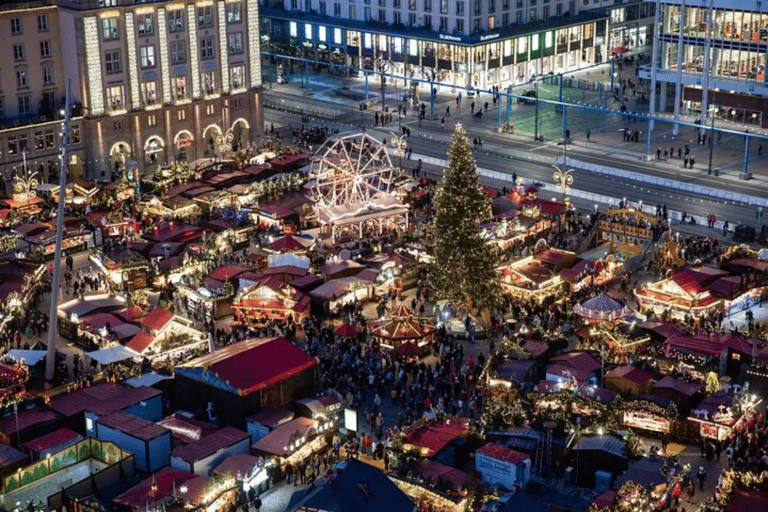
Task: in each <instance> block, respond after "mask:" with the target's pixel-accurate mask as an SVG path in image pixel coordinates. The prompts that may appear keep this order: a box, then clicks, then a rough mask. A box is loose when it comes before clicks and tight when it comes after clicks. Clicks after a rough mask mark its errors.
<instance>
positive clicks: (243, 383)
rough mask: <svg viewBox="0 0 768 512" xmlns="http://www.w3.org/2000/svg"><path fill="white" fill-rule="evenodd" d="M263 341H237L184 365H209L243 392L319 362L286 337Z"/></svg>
mask: <svg viewBox="0 0 768 512" xmlns="http://www.w3.org/2000/svg"><path fill="white" fill-rule="evenodd" d="M259 341H260V340H246V341H245V342H240V343H235V344H232V345H229V346H228V347H225V348H223V349H220V350H217V351H215V352H212V353H210V354H206V355H204V356H201V357H199V358H197V359H194V360H192V361H190V362H189V363H187V364H185V365H184V366H185V367H206V368H207V369H208V371H209V372H213V373H214V374H215V375H216V376H217V377H218V378H219V380H221V381H223V382H226V383H228V384H229V385H230V386H232V387H234V388H235V389H237V390H238V391H239V392H240V393H241V394H242V395H247V394H250V393H253V392H254V391H258V390H259V389H263V388H266V387H268V386H271V385H273V384H276V383H278V382H280V381H283V380H285V379H287V378H289V377H292V376H294V375H297V374H299V373H301V372H303V371H304V370H306V369H308V368H311V367H313V366H314V365H315V364H317V362H316V361H315V359H314V358H313V357H311V356H310V355H309V354H307V353H306V352H304V351H303V350H301V349H300V348H298V347H296V346H295V345H294V344H293V343H291V342H289V341H288V340H286V339H285V338H274V339H272V340H268V341H266V342H263V341H262V342H259ZM255 343H256V344H255ZM254 344H255V345H254ZM183 368H184V367H181V368H179V370H183Z"/></svg>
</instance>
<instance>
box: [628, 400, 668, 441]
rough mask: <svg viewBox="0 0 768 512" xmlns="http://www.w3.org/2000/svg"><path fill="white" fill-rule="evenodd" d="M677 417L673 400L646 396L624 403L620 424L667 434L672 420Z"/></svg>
mask: <svg viewBox="0 0 768 512" xmlns="http://www.w3.org/2000/svg"><path fill="white" fill-rule="evenodd" d="M670 404H671V405H670ZM678 419H679V418H678V412H677V405H676V404H675V403H674V402H670V401H669V400H668V399H666V398H664V397H662V396H646V397H638V398H636V399H633V400H629V401H627V402H625V403H624V408H623V411H622V416H621V424H622V425H625V426H627V427H632V428H638V429H641V430H647V431H651V432H659V433H662V434H668V433H669V431H670V426H671V424H672V422H673V421H677V420H678Z"/></svg>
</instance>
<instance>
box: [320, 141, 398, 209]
mask: <svg viewBox="0 0 768 512" xmlns="http://www.w3.org/2000/svg"><path fill="white" fill-rule="evenodd" d="M309 180H310V181H309V184H308V189H309V191H310V195H311V197H312V199H313V200H314V201H315V203H316V205H317V206H342V205H355V204H367V203H371V202H372V201H373V200H374V199H375V198H376V196H378V195H381V194H382V193H383V194H389V193H391V192H392V191H393V189H394V180H395V167H394V166H393V165H392V162H391V161H390V159H389V154H388V153H387V146H386V144H385V143H383V142H382V141H378V140H376V139H375V138H374V137H372V136H371V135H370V134H368V132H366V131H365V130H358V131H353V132H347V133H342V134H338V135H334V136H333V137H330V138H329V139H328V140H327V141H326V142H325V143H324V144H323V145H322V146H320V148H319V149H318V150H317V152H316V153H315V156H314V157H313V158H312V162H311V164H310V170H309Z"/></svg>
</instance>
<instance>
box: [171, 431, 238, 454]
mask: <svg viewBox="0 0 768 512" xmlns="http://www.w3.org/2000/svg"><path fill="white" fill-rule="evenodd" d="M243 439H248V434H247V433H245V432H243V431H242V430H238V429H236V428H234V427H224V428H223V429H221V430H217V431H216V432H214V433H213V434H211V435H208V436H205V437H204V438H203V439H201V440H200V441H197V442H195V443H191V444H188V445H186V446H180V447H178V448H176V449H175V450H173V452H172V453H171V457H176V458H177V459H181V460H183V461H186V462H197V461H199V460H201V459H204V458H206V457H208V456H209V455H213V454H214V453H216V452H218V451H219V450H223V449H224V448H229V447H230V446H232V445H234V444H237V443H239V442H240V441H242V440H243Z"/></svg>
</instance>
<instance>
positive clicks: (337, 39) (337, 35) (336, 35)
mask: <svg viewBox="0 0 768 512" xmlns="http://www.w3.org/2000/svg"><path fill="white" fill-rule="evenodd" d="M333 42H334V44H341V29H340V28H335V29H333Z"/></svg>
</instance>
